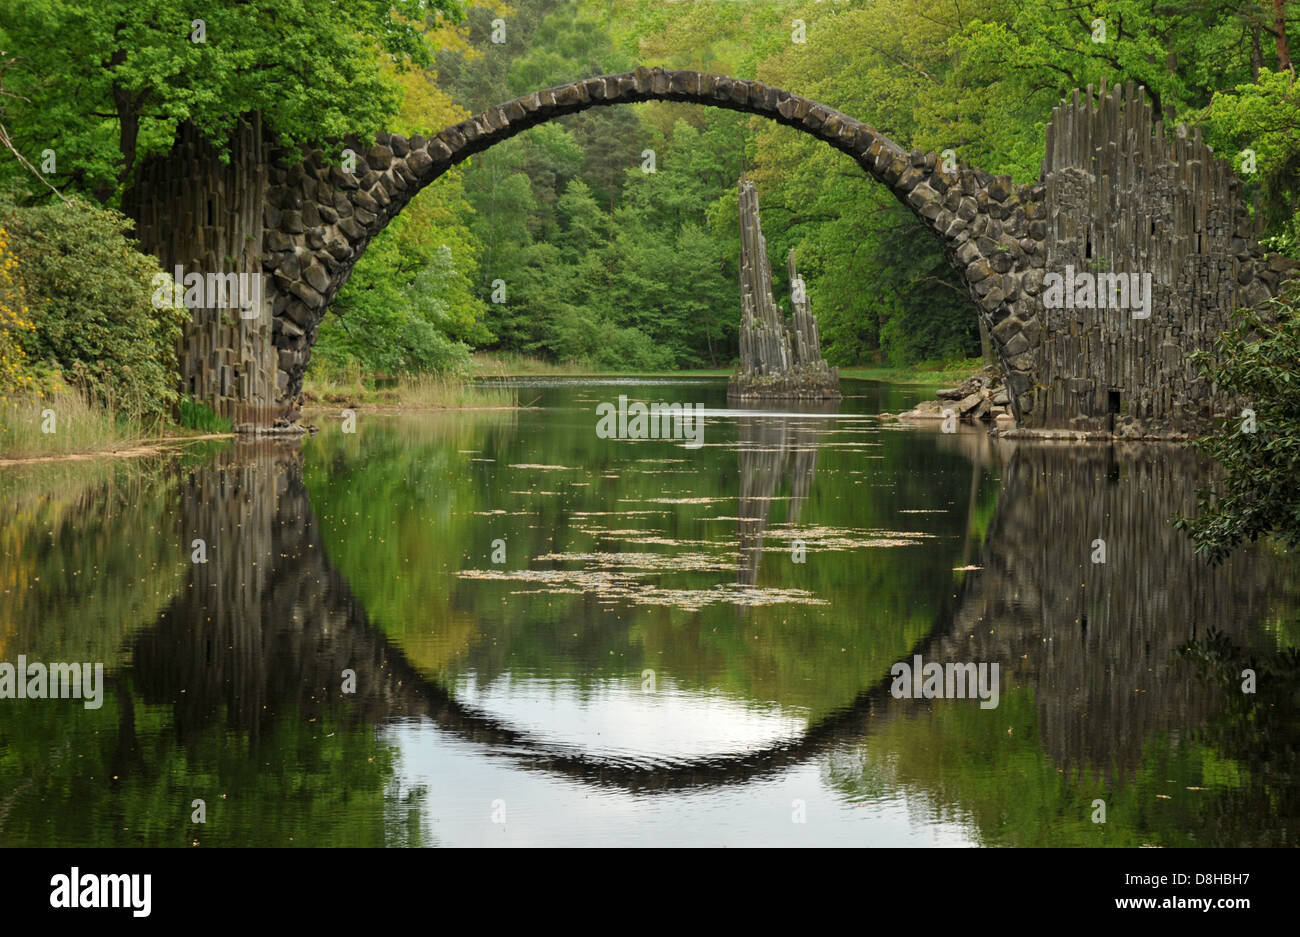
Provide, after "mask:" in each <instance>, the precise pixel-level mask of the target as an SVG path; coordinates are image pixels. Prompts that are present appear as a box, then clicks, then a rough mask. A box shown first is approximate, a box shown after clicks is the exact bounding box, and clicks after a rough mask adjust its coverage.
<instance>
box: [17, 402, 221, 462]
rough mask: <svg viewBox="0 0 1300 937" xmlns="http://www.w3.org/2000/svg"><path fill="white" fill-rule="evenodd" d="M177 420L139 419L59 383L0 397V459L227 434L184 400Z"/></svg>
mask: <svg viewBox="0 0 1300 937" xmlns="http://www.w3.org/2000/svg"><path fill="white" fill-rule="evenodd" d="M181 413H182V422H181V424H179V425H178V424H176V423H173V422H171V421H165V420H160V419H157V418H153V419H142V418H139V417H132V416H128V415H126V414H125V413H124V412H122V411H119V410H117V409H116V408H114V407H112V406H111V405H105V404H99V403H91V402H89V401H87V400H86V398H85V397H84V396H82V395H81V394H80V393H78V392H77V391H75V390H73V389H72V388H70V387H67V386H63V387H60V388H58V389H55V390H51V391H47V392H41V393H37V394H34V395H30V396H10V397H8V398H0V464H3V463H6V462H27V461H41V460H48V459H63V458H67V459H72V458H80V457H85V456H94V455H104V456H111V455H143V454H146V453H148V452H156V451H158V450H159V449H163V448H166V447H168V446H169V445H175V444H179V443H186V442H192V441H194V440H197V439H209V438H213V437H214V436H227V435H230V425H229V423H228V422H227V421H223V420H221V419H220V418H219V417H217V416H216V414H213V413H212V412H211V411H210V410H208V409H207V408H206V407H203V406H202V405H198V404H194V403H193V402H192V401H185V402H183V404H182V407H181Z"/></svg>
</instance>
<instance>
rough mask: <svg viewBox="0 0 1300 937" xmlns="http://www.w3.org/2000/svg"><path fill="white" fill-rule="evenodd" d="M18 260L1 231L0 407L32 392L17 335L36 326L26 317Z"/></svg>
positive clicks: (25, 359)
mask: <svg viewBox="0 0 1300 937" xmlns="http://www.w3.org/2000/svg"><path fill="white" fill-rule="evenodd" d="M17 268H18V259H17V258H16V257H15V256H14V253H13V251H12V250H10V247H9V232H8V231H6V230H5V229H4V227H0V403H7V402H8V399H9V397H10V396H12V395H14V394H15V393H21V392H24V391H28V390H31V389H32V386H33V385H32V377H31V375H30V374H29V373H28V369H27V355H26V354H25V353H24V352H23V346H22V340H21V338H20V333H22V332H31V331H33V330H34V329H35V328H36V326H35V325H34V324H33V322H32V320H31V319H30V318H29V316H28V309H27V304H26V302H25V301H24V299H23V291H22V287H21V285H20V284H19V282H18V277H17Z"/></svg>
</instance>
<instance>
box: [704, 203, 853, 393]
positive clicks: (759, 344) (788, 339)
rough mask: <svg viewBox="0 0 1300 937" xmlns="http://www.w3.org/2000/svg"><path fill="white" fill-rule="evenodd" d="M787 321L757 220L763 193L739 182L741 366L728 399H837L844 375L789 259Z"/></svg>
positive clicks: (792, 255) (729, 390) (791, 255)
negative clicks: (828, 353) (831, 361)
mask: <svg viewBox="0 0 1300 937" xmlns="http://www.w3.org/2000/svg"><path fill="white" fill-rule="evenodd" d="M788 271H789V274H790V299H791V305H792V306H793V308H794V315H793V316H792V317H791V318H790V319H787V318H786V317H785V316H784V315H783V314H782V312H781V309H780V308H779V307H778V306H777V304H776V300H774V299H773V298H772V269H771V267H769V266H768V262H767V242H766V240H765V239H764V238H763V229H762V226H761V224H760V223H759V218H758V191H757V190H756V189H755V188H754V184H753V183H752V182H750V181H749V180H748V179H741V180H740V309H741V320H740V365H739V367H738V368H737V370H736V372H735V373H734V374H732V376H731V383H730V384H729V385H728V387H727V396H728V397H729V398H731V399H735V400H782V399H787V400H789V399H794V400H838V399H839V396H840V376H839V372H838V371H837V370H836V369H835V368H831V367H828V366H827V364H826V362H825V361H824V360H823V359H822V352H821V343H820V341H819V340H818V338H817V321H816V320H815V319H814V318H813V316H812V308H811V306H810V305H809V303H808V294H807V291H806V289H805V288H804V284H803V280H802V279H800V278H799V275H798V272H797V271H796V270H795V265H794V252H793V251H791V253H790V256H789V258H788Z"/></svg>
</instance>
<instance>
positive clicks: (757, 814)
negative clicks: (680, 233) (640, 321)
mask: <svg viewBox="0 0 1300 937" xmlns="http://www.w3.org/2000/svg"><path fill="white" fill-rule="evenodd" d="M845 387H846V393H847V395H848V396H847V397H846V399H845V400H844V401H843V403H842V404H841V405H840V406H839V407H838V408H833V412H830V413H809V414H800V413H791V412H780V413H765V412H756V411H738V410H734V409H729V408H728V405H727V402H726V397H725V383H724V382H723V381H717V380H691V381H684V380H683V381H669V380H665V381H658V382H650V381H609V382H559V381H551V382H521V383H520V390H519V393H520V400H521V402H522V403H525V404H528V403H531V404H532V408H530V409H527V410H521V411H480V412H467V413H448V414H420V415H400V416H394V415H381V414H372V413H366V412H362V413H360V414H359V416H358V421H357V431H356V433H355V434H345V433H342V432H341V431H340V425H339V423H338V422H337V421H336V420H329V421H322V420H318V421H317V422H321V423H323V424H325V425H323V426H322V432H321V433H320V434H319V435H318V436H315V437H312V438H309V439H306V440H304V441H302V442H301V443H293V444H265V443H264V444H261V445H253V444H236V445H231V444H225V443H223V444H216V445H213V446H211V447H208V448H197V449H193V450H191V451H189V452H187V453H185V454H184V455H176V454H172V455H168V456H166V457H157V458H152V459H148V460H144V461H138V460H132V461H117V462H104V461H96V462H79V463H57V464H47V465H39V466H25V467H20V468H11V469H6V470H0V496H2V498H3V500H2V501H0V504H3V507H4V511H3V519H2V520H0V558H2V564H0V661H6V662H10V663H15V662H16V661H17V658H18V655H20V654H22V655H25V656H26V658H27V660H28V661H41V662H64V661H93V662H103V664H104V668H105V675H106V676H105V678H106V687H105V690H104V697H103V705H102V706H101V707H99V708H98V709H87V708H86V707H85V705H84V704H83V702H82V701H79V700H59V701H52V700H14V699H4V700H0V845H6V846H35V845H96V846H99V845H147V846H157V845H169V846H180V845H187V844H197V845H221V846H229V845H331V846H378V845H512V846H518V845H579V844H582V845H585V844H608V845H733V846H738V845H861V846H901V845H944V846H948V845H951V846H958V845H1008V846H1016V845H1022V846H1040V845H1115V846H1132V845H1141V844H1153V845H1164V846H1182V845H1222V846H1242V845H1294V844H1295V843H1296V837H1297V834H1298V833H1300V809H1297V790H1298V788H1297V784H1296V775H1295V768H1296V763H1295V755H1294V752H1295V751H1296V750H1297V748H1298V746H1297V733H1298V726H1297V720H1296V709H1297V686H1298V684H1297V680H1296V672H1297V667H1296V657H1295V654H1294V652H1293V651H1291V650H1289V649H1290V648H1294V647H1296V646H1297V645H1300V628H1298V627H1297V601H1296V599H1297V589H1296V584H1297V582H1300V577H1298V576H1296V575H1295V572H1294V564H1292V563H1291V562H1290V561H1289V559H1285V558H1279V557H1276V556H1273V555H1268V554H1265V553H1263V552H1260V551H1251V552H1243V553H1242V554H1240V555H1239V556H1237V557H1236V558H1234V560H1233V561H1232V562H1231V563H1230V564H1228V565H1227V566H1225V567H1222V568H1218V569H1210V568H1208V567H1206V566H1205V565H1204V564H1202V563H1201V562H1200V561H1198V560H1197V559H1195V558H1194V557H1193V556H1192V555H1191V553H1190V551H1189V550H1188V548H1187V544H1186V542H1185V540H1184V538H1183V535H1181V534H1179V533H1177V532H1176V531H1174V530H1173V529H1172V527H1171V526H1170V523H1169V519H1170V518H1171V517H1172V516H1173V515H1174V514H1175V513H1177V512H1178V511H1180V510H1186V509H1189V508H1190V507H1191V506H1192V505H1193V504H1194V495H1195V491H1196V489H1197V487H1198V486H1199V485H1201V484H1203V483H1204V481H1205V478H1206V475H1205V470H1204V467H1203V466H1202V465H1201V464H1200V463H1199V462H1198V461H1197V460H1196V459H1195V458H1193V457H1192V456H1190V455H1188V454H1187V453H1185V452H1184V451H1183V450H1182V449H1180V448H1176V447H1169V446H1155V447H1145V448H1143V447H1132V448H1119V447H1115V448H1112V447H1101V446H1095V447H1080V446H1074V447H1063V446H1060V445H1047V444H1028V443H1021V444H1018V445H1017V444H1011V443H1008V442H1000V443H999V442H993V441H990V440H989V439H988V438H987V437H986V436H985V435H984V433H983V432H980V431H976V430H973V429H969V428H964V429H963V430H962V431H961V432H958V433H956V434H951V435H945V434H943V433H941V432H939V427H938V426H937V424H924V425H919V426H913V427H903V426H899V425H897V424H892V423H890V422H888V421H884V422H882V421H881V420H879V419H878V418H876V416H875V414H877V413H879V412H882V411H890V412H898V411H900V410H902V409H905V408H907V407H909V406H910V405H912V404H913V403H914V402H915V401H916V400H918V399H920V398H921V397H922V396H923V394H922V392H921V391H920V390H915V389H903V388H896V387H888V386H885V385H880V384H875V383H868V382H855V381H846V382H845ZM620 394H625V395H627V396H628V398H629V399H630V400H642V401H647V402H653V401H664V402H688V403H702V404H703V405H704V406H705V407H706V408H707V410H706V417H705V424H704V432H703V439H702V443H703V444H702V445H701V446H700V447H698V448H689V447H687V446H686V445H685V444H684V443H683V441H681V440H672V439H667V440H658V439H650V440H632V439H623V440H619V439H602V438H600V437H599V436H598V435H597V433H596V422H597V416H596V407H597V405H598V404H600V403H603V402H610V403H615V404H617V401H618V398H619V395H620ZM200 540H201V541H202V544H196V541H200ZM1097 540H1103V541H1104V548H1105V562H1094V560H1095V559H1096V558H1097V557H1098V555H1099V554H1098V552H1097V549H1098V547H1097V544H1096V542H1095V541H1097ZM202 550H206V558H207V562H206V563H196V562H193V560H194V558H195V557H196V556H198V555H199V552H198V551H202ZM916 655H920V656H921V657H922V659H923V660H924V661H925V662H931V661H933V662H939V663H948V662H971V663H979V662H983V663H997V664H998V665H999V679H998V684H997V689H998V695H997V705H996V707H993V708H984V707H982V706H981V705H980V700H979V699H970V698H966V699H908V698H903V699H896V698H895V697H894V696H893V695H892V694H891V685H892V680H891V676H890V674H891V668H892V667H893V666H894V664H895V663H897V662H900V661H906V662H908V663H911V662H912V661H913V660H914V658H915V656H916ZM1247 667H1249V668H1252V669H1254V670H1255V671H1256V672H1257V674H1258V684H1259V685H1258V692H1256V693H1254V694H1244V693H1242V692H1241V682H1242V680H1241V676H1240V675H1241V672H1242V670H1243V669H1245V668H1247ZM200 800H201V801H203V803H202V805H199V804H196V801H200ZM1099 802H1102V803H1103V804H1104V811H1105V822H1104V823H1100V822H1094V820H1095V819H1096V818H1097V817H1098V815H1099V814H1098V811H1099V809H1101V808H1099ZM197 810H202V811H203V812H204V814H205V816H204V819H205V820H206V822H204V823H195V822H193V819H194V815H195V812H196V811H197Z"/></svg>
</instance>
